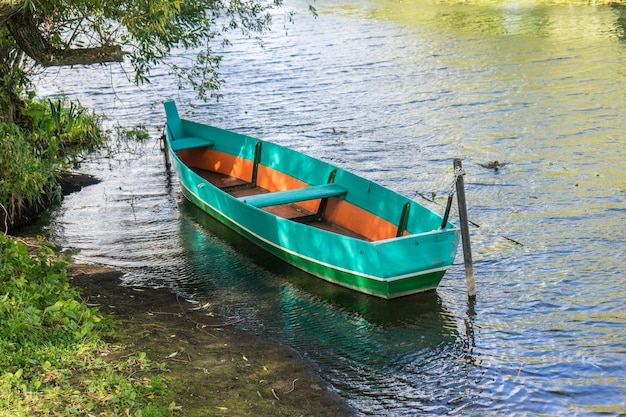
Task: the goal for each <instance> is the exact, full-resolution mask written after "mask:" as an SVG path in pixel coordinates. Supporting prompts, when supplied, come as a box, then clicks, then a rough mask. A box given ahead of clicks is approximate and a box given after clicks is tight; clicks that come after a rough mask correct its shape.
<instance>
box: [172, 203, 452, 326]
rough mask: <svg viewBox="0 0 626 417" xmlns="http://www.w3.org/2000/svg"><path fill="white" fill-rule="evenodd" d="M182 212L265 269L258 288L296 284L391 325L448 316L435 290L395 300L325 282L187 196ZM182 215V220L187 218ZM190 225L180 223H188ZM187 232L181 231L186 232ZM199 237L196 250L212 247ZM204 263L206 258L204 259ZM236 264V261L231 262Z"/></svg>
mask: <svg viewBox="0 0 626 417" xmlns="http://www.w3.org/2000/svg"><path fill="white" fill-rule="evenodd" d="M180 209H181V213H182V215H183V216H185V217H188V219H189V220H191V221H193V222H195V223H197V224H199V225H200V226H202V229H204V230H206V231H207V232H208V233H209V234H210V236H211V237H217V238H218V239H219V240H220V241H222V242H224V243H226V244H228V245H229V246H230V247H231V248H233V249H235V251H236V252H237V253H238V254H241V255H243V256H245V257H246V258H247V259H249V260H250V261H252V262H253V263H254V265H256V266H258V267H260V268H262V269H263V271H262V272H259V271H254V272H255V274H254V275H255V276H251V277H249V278H250V282H251V283H252V285H254V286H261V287H264V288H256V290H257V291H260V292H261V293H262V294H267V292H268V291H277V292H280V291H285V290H284V289H281V287H284V286H286V285H287V286H291V287H293V289H292V291H293V292H297V293H303V294H307V295H308V297H310V298H314V299H317V300H322V301H323V302H325V303H329V304H332V305H334V306H336V308H338V309H340V310H342V311H346V312H349V313H351V314H357V315H359V316H361V317H363V318H364V319H366V320H367V321H370V322H372V323H377V324H382V325H392V324H398V323H403V322H405V321H406V320H412V319H411V318H419V317H420V316H423V315H432V314H434V315H437V316H444V317H447V312H445V310H444V308H443V306H442V303H441V299H440V298H439V295H438V294H437V292H436V291H427V292H424V293H420V294H414V295H411V296H407V297H402V298H399V299H395V300H393V301H389V300H383V299H380V298H377V297H373V296H369V295H365V294H361V293H358V292H356V291H353V290H349V289H347V288H344V287H341V286H338V285H335V284H332V283H328V282H325V281H323V280H321V279H320V278H317V277H314V276H312V275H310V274H307V273H305V272H303V271H301V270H299V269H297V268H295V267H293V266H291V265H289V264H287V263H286V262H283V261H282V260H280V259H278V258H276V257H275V256H273V255H272V254H270V253H268V252H266V251H265V250H263V249H262V248H259V247H258V246H256V245H254V244H252V243H251V242H250V241H249V240H247V239H246V238H244V237H242V236H241V235H239V234H237V233H236V232H234V231H233V230H231V229H230V228H228V227H226V226H224V225H223V224H221V223H220V222H218V221H217V220H215V219H213V218H212V217H211V216H209V215H207V214H206V213H204V212H203V211H202V210H201V209H199V208H197V207H196V206H195V205H193V204H192V203H190V202H188V201H187V200H184V201H183V202H181V204H180ZM186 221H187V219H182V220H181V222H182V223H184V222H186ZM187 226H188V225H181V227H185V228H186V227H187ZM186 235H187V233H185V232H183V233H181V236H186ZM197 238H198V239H199V241H195V242H193V243H192V244H191V246H193V247H194V248H193V249H192V251H193V252H196V251H197V248H196V247H197V246H200V247H203V248H204V250H206V251H211V249H210V248H209V247H208V246H209V245H211V241H207V240H205V235H204V234H202V233H200V234H198V235H197ZM182 244H183V246H187V247H190V242H182ZM201 262H202V263H203V262H204V261H201ZM231 266H233V267H234V265H231ZM229 284H233V283H229V282H228V281H225V282H221V283H218V282H214V283H213V286H217V285H226V286H227V285H229ZM224 289H225V288H222V290H224Z"/></svg>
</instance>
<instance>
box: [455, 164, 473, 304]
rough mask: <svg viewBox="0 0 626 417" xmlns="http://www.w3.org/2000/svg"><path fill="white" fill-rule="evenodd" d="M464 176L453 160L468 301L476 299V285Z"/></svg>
mask: <svg viewBox="0 0 626 417" xmlns="http://www.w3.org/2000/svg"><path fill="white" fill-rule="evenodd" d="M464 174H465V173H464V172H463V165H462V164H461V160H460V159H459V158H455V159H454V175H455V177H456V199H457V202H458V205H459V221H460V223H461V240H462V241H463V262H464V264H465V281H466V282H467V295H468V297H469V298H470V299H474V298H476V283H475V282H474V265H473V263H472V248H471V246H470V235H469V222H468V219H467V205H466V203H465V183H464V182H463V175H464Z"/></svg>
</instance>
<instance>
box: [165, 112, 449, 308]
mask: <svg viewBox="0 0 626 417" xmlns="http://www.w3.org/2000/svg"><path fill="white" fill-rule="evenodd" d="M168 106H169V108H168ZM166 113H167V114H168V123H167V125H166V135H165V136H166V141H167V144H168V146H167V148H168V152H169V156H170V159H171V161H172V162H173V166H174V167H175V170H176V173H177V175H178V178H179V181H180V185H181V188H182V191H183V194H184V195H185V197H186V198H187V199H189V200H190V201H191V202H193V203H194V204H195V205H197V206H198V207H200V208H201V209H202V210H203V211H205V212H206V213H208V214H209V215H210V216H212V217H214V218H215V219H217V220H218V221H219V222H221V223H223V224H225V225H226V226H228V227H229V228H231V229H233V230H234V231H236V232H237V233H239V234H241V235H242V236H244V237H245V238H247V239H248V240H250V241H251V242H253V243H254V244H256V245H258V246H260V247H262V248H263V249H265V250H266V251H268V252H270V253H271V254H273V255H275V256H276V257H278V258H280V259H282V260H283V261H285V262H287V263H289V264H291V265H293V266H295V267H297V268H299V269H301V270H303V271H305V272H307V273H309V274H311V275H313V276H315V277H319V278H322V279H324V280H326V281H329V282H332V283H334V284H337V285H341V286H343V287H347V288H350V289H353V290H355V291H359V292H361V293H365V294H370V295H373V296H376V297H381V298H385V299H391V298H396V297H401V296H405V295H409V294H413V293H417V292H422V291H427V290H431V289H434V288H436V287H437V286H438V285H439V283H440V281H441V279H442V278H443V276H444V274H445V271H446V269H447V268H448V267H449V266H450V265H452V263H453V262H454V259H455V256H456V251H457V247H458V242H459V232H458V229H457V228H456V227H455V226H454V225H452V224H450V223H447V224H446V226H445V228H443V229H441V228H440V226H441V222H442V218H441V217H440V216H439V215H437V214H436V213H434V212H432V211H430V210H428V209H426V208H425V207H423V206H422V205H420V204H418V203H416V202H414V201H412V200H409V199H407V198H406V197H404V196H401V195H399V194H398V193H395V192H393V191H391V190H389V189H386V188H384V187H382V186H380V185H377V184H375V183H373V182H371V181H369V180H367V179H365V178H362V177H359V176H356V175H355V174H352V173H350V172H347V171H345V170H342V169H340V168H337V167H334V166H332V165H330V164H328V163H326V162H323V161H320V160H318V159H315V158H312V157H310V156H307V155H305V154H302V153H298V152H295V151H293V150H291V149H288V148H285V147H282V146H280V145H277V144H273V143H271V142H265V141H261V140H260V139H256V138H251V137H248V136H245V135H239V134H237V133H234V132H229V131H225V130H221V129H218V128H215V127H211V126H208V125H203V124H199V123H195V122H190V121H187V120H178V119H177V118H176V117H177V112H176V111H175V106H174V105H173V103H171V102H169V104H168V103H166ZM182 137H184V138H185V139H184V140H189V138H190V137H191V138H195V139H193V140H196V141H197V140H198V138H200V141H199V142H194V143H191V142H193V141H191V142H184V141H181V140H180V139H181V138H182ZM204 139H205V140H206V143H205V144H203V142H202V140H204ZM177 140H179V142H176V141H177ZM259 142H262V155H261V156H259V155H258V154H259V151H257V154H256V155H255V154H254V152H255V149H258V148H259V146H258V145H257V144H258V143H259ZM188 143H190V147H189V148H187V147H186V144H188ZM196 145H200V146H196ZM194 152H197V153H202V152H204V154H207V155H211V158H215V157H216V156H215V155H218V156H220V155H221V156H222V157H224V158H230V159H232V160H233V161H243V163H245V164H246V165H250V166H252V165H253V164H254V166H255V168H254V169H255V170H256V169H257V168H256V166H257V165H258V166H259V167H261V168H263V169H265V170H267V172H271V173H277V174H275V175H274V176H279V175H284V176H285V178H289V179H292V178H294V181H295V180H297V181H300V182H301V183H306V185H308V186H313V187H315V186H319V187H322V188H323V187H325V185H324V184H325V183H327V182H328V178H329V176H330V177H332V182H333V187H334V188H340V189H341V188H343V189H345V190H346V192H345V194H344V195H341V196H337V197H331V199H332V200H333V201H331V202H330V204H329V207H330V206H332V207H331V208H329V210H333V209H335V210H337V212H338V213H339V212H340V211H341V210H342V209H345V210H348V211H349V213H348V214H346V215H344V217H346V216H352V217H354V216H355V214H354V213H357V214H359V215H363V216H369V217H363V219H365V220H364V222H366V223H367V222H370V223H372V224H378V223H377V222H380V224H381V225H383V226H377V227H370V228H369V229H377V230H374V231H372V232H371V233H374V234H375V233H382V232H380V230H382V229H384V228H385V227H389V226H388V225H390V224H398V228H400V229H401V230H400V231H399V232H398V233H397V234H399V236H396V235H393V236H383V238H377V237H376V236H374V235H373V237H372V238H359V237H353V236H350V235H345V234H340V233H335V232H333V231H329V230H324V229H320V228H317V227H312V226H311V225H310V224H305V223H302V222H298V221H294V220H293V219H290V218H283V217H281V216H278V215H276V214H274V213H272V212H270V211H267V210H265V209H264V208H263V207H257V206H255V205H253V204H250V203H248V202H246V199H245V198H242V197H236V196H234V195H232V194H231V193H229V192H227V191H225V190H224V189H223V188H220V187H218V186H216V185H215V184H214V183H212V182H211V181H209V180H208V179H206V178H205V176H203V175H201V174H199V173H198V169H197V167H196V166H190V163H189V161H195V162H194V163H195V164H196V165H198V164H201V163H202V159H201V157H199V156H197V155H195V154H194ZM181 155H182V156H181ZM185 157H186V158H187V159H188V161H184V159H185ZM255 158H256V159H257V161H255V162H253V161H254V160H255ZM198 161H200V162H198ZM214 165H215V166H219V165H220V164H219V163H214ZM222 165H227V164H226V163H224V164H222ZM232 165H234V166H235V165H237V164H236V163H235V164H232ZM270 170H271V171H270ZM235 171H236V168H232V169H231V171H229V172H230V173H231V174H232V173H234V172H235ZM259 172H260V173H259V174H256V173H255V174H253V175H252V177H254V175H259V176H261V175H263V173H264V172H265V171H262V170H261V169H259ZM280 178H282V177H280ZM302 190H303V189H298V190H296V191H295V192H293V191H290V192H288V193H285V192H282V194H280V193H281V191H283V190H274V191H272V192H274V193H275V194H273V195H270V194H268V196H267V197H269V198H274V195H281V196H283V197H285V196H287V198H291V196H292V194H294V195H295V194H298V193H300V194H301V193H302ZM296 197H297V196H296ZM261 198H266V196H264V197H261ZM294 198H295V197H294ZM303 198H304V197H303ZM337 207H339V208H337ZM340 217H341V213H339V214H337V218H340ZM368 219H369V220H368ZM347 221H348V222H349V221H350V219H348V220H347ZM361 223H362V222H361ZM357 226H359V227H361V229H363V230H369V229H368V227H367V225H363V224H359V223H358V222H357ZM394 227H395V226H394ZM362 233H365V232H362Z"/></svg>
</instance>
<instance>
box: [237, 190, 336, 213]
mask: <svg viewBox="0 0 626 417" xmlns="http://www.w3.org/2000/svg"><path fill="white" fill-rule="evenodd" d="M347 192H348V190H346V189H345V188H344V187H342V186H340V185H337V184H322V185H312V186H310V187H304V188H296V189H295V190H286V191H276V192H273V193H266V194H256V195H251V196H245V197H240V200H241V201H243V202H245V203H247V204H250V205H251V206H255V207H259V208H261V207H269V206H277V205H280V204H290V203H297V202H299V201H307V200H315V199H318V198H328V197H340V196H343V195H345V194H346V193H347Z"/></svg>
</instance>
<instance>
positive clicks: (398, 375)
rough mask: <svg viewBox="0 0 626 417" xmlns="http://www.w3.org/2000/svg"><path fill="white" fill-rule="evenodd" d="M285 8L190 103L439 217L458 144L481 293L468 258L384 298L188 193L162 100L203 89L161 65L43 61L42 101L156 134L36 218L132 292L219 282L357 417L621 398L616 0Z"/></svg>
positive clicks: (617, 405) (233, 51)
mask: <svg viewBox="0 0 626 417" xmlns="http://www.w3.org/2000/svg"><path fill="white" fill-rule="evenodd" d="M290 6H291V7H295V8H299V9H298V15H297V17H296V24H295V25H294V26H289V27H288V33H287V35H286V34H285V30H284V28H283V26H282V16H281V15H280V14H278V15H277V17H276V22H277V24H276V27H275V29H274V31H272V32H271V33H269V34H267V36H266V37H265V45H264V47H263V48H260V47H259V46H258V44H257V43H256V42H255V41H252V40H245V39H244V40H238V41H236V42H233V46H232V47H231V48H230V49H228V50H226V51H225V57H224V60H223V64H222V71H223V74H224V78H225V80H226V84H225V85H224V88H223V93H224V98H223V99H222V100H221V101H220V102H219V103H207V104H199V105H197V106H196V107H195V109H194V113H193V114H190V115H188V116H186V117H189V118H192V119H194V120H197V121H202V122H207V123H212V124H215V125H217V126H219V127H223V128H227V129H233V130H237V131H239V132H242V133H245V134H249V135H252V136H256V137H260V138H263V139H266V140H271V141H275V142H277V143H280V144H282V145H286V146H289V147H292V148H295V149H298V150H300V151H304V152H306V153H308V154H310V155H312V156H315V157H318V158H321V159H324V160H326V161H329V162H331V163H334V164H336V165H338V166H341V167H342V168H346V169H349V170H352V171H354V172H356V173H358V174H360V175H363V176H365V177H367V178H370V179H372V180H375V181H377V182H379V183H381V184H383V185H385V186H387V187H390V188H392V189H394V190H396V191H398V192H400V193H402V194H404V195H406V196H408V197H410V198H414V199H416V200H418V201H420V202H422V203H424V204H425V205H427V206H428V207H430V208H432V209H433V210H435V211H437V212H439V213H443V209H444V207H443V205H444V204H445V197H446V194H447V192H448V190H449V186H450V183H451V181H452V159H453V158H455V157H460V158H463V163H464V167H465V170H466V172H467V175H466V177H465V183H466V194H467V199H468V206H469V217H470V219H471V220H472V221H473V222H474V224H475V226H473V227H472V229H471V233H472V245H473V255H474V261H475V265H474V269H475V274H476V283H477V291H478V297H477V301H476V303H475V304H470V303H468V301H467V295H466V289H465V276H464V271H463V265H462V256H461V254H459V256H458V259H457V263H456V264H455V265H454V266H453V268H451V269H450V270H449V271H448V273H447V274H446V276H445V277H444V279H443V281H442V284H441V286H440V287H439V288H438V290H437V291H433V292H429V293H425V294H418V295H415V296H411V297H406V298H402V299H399V300H395V301H391V302H386V301H382V300H377V299H373V298H371V297H367V296H363V295H360V294H357V293H354V292H352V291H349V290H345V289H341V288H338V287H336V286H333V285H330V284H327V283H324V282H322V281H320V280H318V279H314V278H312V277H309V276H307V275H306V274H303V273H301V272H299V271H297V270H294V269H293V268H291V267H289V266H286V265H284V264H281V263H278V262H277V261H275V260H274V259H273V258H271V257H269V256H268V255H266V254H265V253H264V252H262V251H260V250H259V249H257V248H255V247H251V246H250V244H249V243H248V242H247V241H245V240H243V239H242V238H240V237H239V236H237V235H235V234H233V233H232V232H231V231H229V230H228V229H226V228H224V227H223V226H221V225H219V224H217V223H216V222H215V221H213V220H212V219H210V218H208V217H207V216H206V215H205V214H203V213H202V212H201V211H199V210H198V209H197V208H195V207H194V206H193V205H191V204H190V203H188V202H187V201H185V200H184V199H183V198H182V197H181V194H180V190H179V187H178V183H177V180H176V179H175V178H174V177H173V176H172V174H171V173H170V172H168V171H167V169H166V166H165V163H164V157H163V154H162V152H161V150H160V145H159V141H158V137H159V136H160V133H161V125H162V123H163V122H164V114H163V111H162V109H161V105H160V101H161V100H163V99H175V100H177V102H178V103H179V107H180V108H181V110H183V111H184V110H189V107H188V106H186V102H187V100H190V99H191V98H192V97H193V96H192V93H191V92H186V91H178V90H177V88H176V86H175V84H174V83H173V80H172V79H171V78H169V76H168V75H167V73H166V72H165V70H161V69H160V70H157V71H155V73H154V82H153V84H152V85H151V86H148V87H144V88H143V89H137V88H134V87H131V86H128V85H127V84H126V83H125V80H124V76H123V74H122V73H121V71H120V69H119V68H117V67H111V68H106V69H104V70H103V68H85V69H75V70H71V71H67V70H54V71H49V72H48V73H47V74H46V76H45V78H42V80H41V81H40V83H39V86H38V91H39V93H40V94H47V95H52V94H55V93H58V92H60V91H62V92H65V93H67V94H68V95H70V96H71V97H78V98H80V100H81V102H82V103H83V104H85V105H87V106H89V107H93V108H94V109H96V111H99V112H105V113H106V114H107V116H108V117H109V122H110V123H111V124H112V125H113V124H115V123H119V124H121V125H123V126H134V125H135V124H137V123H141V124H144V125H145V126H147V127H148V128H149V129H150V132H151V134H152V140H150V141H148V142H146V143H143V144H129V149H128V150H127V152H122V153H120V154H118V155H117V156H116V157H115V158H114V159H108V158H105V156H104V155H103V156H102V157H97V156H96V157H94V158H92V159H91V160H90V161H88V162H87V163H85V164H84V166H83V168H82V169H83V170H84V171H86V172H88V173H91V174H95V175H97V176H98V177H100V178H101V179H102V182H101V183H99V184H97V185H94V186H90V187H87V188H85V189H84V190H83V191H81V192H79V193H76V194H73V195H70V196H68V197H67V198H66V199H65V201H64V202H63V205H62V206H61V207H60V208H59V209H58V210H57V211H55V212H54V213H52V215H51V217H50V219H49V221H48V223H47V224H46V225H44V232H45V233H46V234H47V235H49V236H50V238H51V239H53V240H54V241H55V242H59V243H61V244H63V245H65V246H69V247H73V248H76V249H78V250H79V254H78V257H79V259H80V260H83V261H89V262H95V263H102V264H106V265H110V266H114V267H117V268H120V269H121V270H123V271H125V272H126V276H125V281H126V282H127V283H128V284H129V285H133V284H144V285H146V284H147V285H151V286H157V287H158V286H166V287H172V288H174V289H176V290H177V291H179V292H180V293H183V294H185V295H186V296H188V297H194V298H196V299H198V300H202V299H207V298H209V297H210V298H211V300H214V308H216V309H218V310H220V312H221V313H224V314H225V315H227V316H232V317H237V318H238V319H239V320H240V325H239V326H240V328H241V329H244V330H246V331H249V332H251V333H253V334H258V335H261V336H263V337H265V338H268V339H270V340H276V341H279V342H281V343H285V344H287V345H289V346H291V347H293V348H294V349H296V350H297V351H298V352H300V353H301V354H302V355H304V356H305V357H306V358H308V359H309V360H310V361H311V362H312V363H314V364H315V365H316V366H318V367H319V369H320V371H321V374H322V376H323V377H324V378H325V379H326V380H327V381H328V382H329V383H330V384H332V386H333V387H334V388H335V389H336V390H337V392H338V393H339V394H340V395H341V396H342V397H343V398H344V399H345V400H346V401H347V402H348V403H349V404H350V405H352V406H353V407H354V408H355V409H356V410H357V413H358V415H360V416H411V415H414V416H419V415H426V414H435V415H448V414H449V415H463V416H484V415H511V416H516V415H547V416H562V415H578V416H593V415H623V414H626V378H625V377H624V375H626V360H625V358H626V331H625V330H626V324H625V323H626V301H625V297H624V294H625V293H626V281H625V280H624V279H623V276H624V270H625V269H626V260H625V257H624V254H625V252H626V251H625V248H626V245H625V243H624V239H625V237H626V222H625V220H626V181H625V180H624V177H623V168H622V165H623V161H624V159H625V157H626V125H625V124H624V116H623V111H624V109H625V108H626V94H625V93H624V91H626V70H625V69H626V35H625V33H626V23H625V22H626V10H625V8H624V7H621V6H595V7H594V6H589V5H554V4H546V3H535V2H501V3H499V2H484V3H482V2H481V3H480V4H472V2H468V4H453V3H449V2H439V3H431V2H424V1H412V2H404V3H395V2H390V1H387V0H379V1H375V2H369V3H365V4H363V3H362V2H351V1H333V2H330V3H324V4H321V3H320V4H316V7H318V10H319V12H320V16H319V17H318V18H317V19H313V18H312V17H310V16H309V15H308V14H307V13H306V11H305V5H304V4H300V3H292V2H290ZM173 59H174V60H181V61H182V60H184V53H183V52H181V53H180V55H179V56H176V57H174V58H173ZM111 84H113V88H112V86H111ZM495 160H498V161H500V162H502V163H503V164H502V167H501V168H500V169H499V170H497V171H496V170H493V169H488V168H485V167H483V166H482V165H484V164H486V163H487V162H489V161H495ZM422 196H426V197H428V198H432V197H433V196H434V202H430V201H428V200H426V199H424V198H423V197H422ZM452 219H453V220H454V221H457V217H456V214H455V213H453V216H452ZM477 226H480V227H477Z"/></svg>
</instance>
